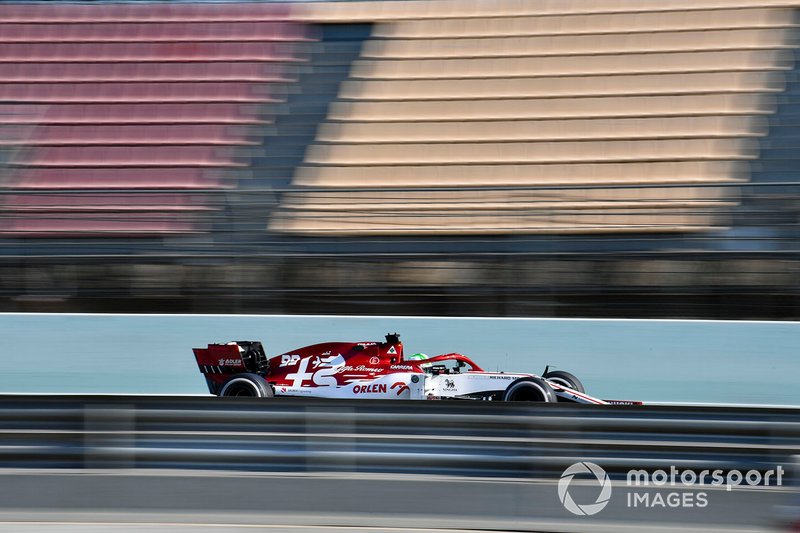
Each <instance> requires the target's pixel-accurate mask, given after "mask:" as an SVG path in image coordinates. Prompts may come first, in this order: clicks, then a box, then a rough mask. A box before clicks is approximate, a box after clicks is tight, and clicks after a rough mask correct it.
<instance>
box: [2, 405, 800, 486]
mask: <svg viewBox="0 0 800 533" xmlns="http://www.w3.org/2000/svg"><path fill="white" fill-rule="evenodd" d="M0 428H2V430H0V433H2V446H0V467H6V468H8V467H13V468H70V469H76V468H77V469H80V468H143V469H148V468H170V469H203V470H233V471H260V472H380V473H414V474H435V475H456V476H486V477H504V478H518V479H519V478H523V479H524V478H537V477H542V476H547V477H552V476H553V475H556V476H557V475H558V474H560V472H562V471H563V469H564V468H565V467H566V466H568V465H570V464H572V463H574V462H576V461H586V460H588V461H594V462H596V463H598V464H600V465H602V466H603V467H604V468H605V469H606V470H607V471H608V472H609V473H610V474H611V475H612V476H616V477H619V476H622V475H623V473H624V472H627V470H629V469H631V468H651V469H653V468H664V467H669V466H675V467H677V468H679V469H687V468H695V469H697V468H703V469H704V468H721V469H733V468H736V469H740V470H749V469H760V470H767V469H771V468H775V465H776V464H781V463H784V464H788V462H789V460H790V457H791V456H792V455H795V454H800V409H777V408H718V407H665V406H643V407H621V406H616V407H597V406H587V407H582V406H574V405H566V404H552V405H542V404H503V403H489V402H477V401H475V402H466V401H462V402H449V401H442V402H432V401H428V402H424V401H420V402H391V401H364V400H360V401H359V400H354V401H339V400H336V401H334V400H311V399H289V398H283V399H270V400H251V399H233V398H212V397H209V398H203V397H141V396H140V397H136V396H2V397H0Z"/></svg>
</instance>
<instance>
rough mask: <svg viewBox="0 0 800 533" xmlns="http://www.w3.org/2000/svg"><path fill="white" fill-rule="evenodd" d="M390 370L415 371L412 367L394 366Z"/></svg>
mask: <svg viewBox="0 0 800 533" xmlns="http://www.w3.org/2000/svg"><path fill="white" fill-rule="evenodd" d="M389 370H414V367H413V366H411V365H392V366H390V367H389Z"/></svg>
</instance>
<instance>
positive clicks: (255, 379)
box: [218, 374, 274, 398]
mask: <svg viewBox="0 0 800 533" xmlns="http://www.w3.org/2000/svg"><path fill="white" fill-rule="evenodd" d="M218 396H235V397H243V398H248V397H249V398H272V397H273V396H274V394H273V393H272V387H270V385H269V383H267V382H266V381H264V378H262V377H261V376H259V375H258V374H236V375H234V376H233V377H232V378H231V379H229V380H228V381H226V382H225V384H224V385H223V386H222V388H221V389H220V390H219V394H218Z"/></svg>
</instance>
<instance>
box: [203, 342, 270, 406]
mask: <svg viewBox="0 0 800 533" xmlns="http://www.w3.org/2000/svg"><path fill="white" fill-rule="evenodd" d="M192 352H194V358H195V360H196V361H197V368H198V369H199V370H200V373H201V374H203V375H204V376H205V377H206V383H207V384H208V390H209V392H211V394H216V392H217V391H218V390H219V388H220V387H221V386H222V385H224V384H225V382H226V381H228V378H230V376H231V375H232V374H241V373H243V372H251V373H254V374H262V375H263V374H264V373H266V371H267V369H268V368H269V364H268V360H267V356H266V354H265V353H264V347H263V346H262V345H261V343H260V342H258V341H237V342H229V343H226V344H209V345H208V347H207V348H193V349H192Z"/></svg>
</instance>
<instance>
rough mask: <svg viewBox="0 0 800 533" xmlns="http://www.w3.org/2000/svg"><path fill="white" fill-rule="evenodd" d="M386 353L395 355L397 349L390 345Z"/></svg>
mask: <svg viewBox="0 0 800 533" xmlns="http://www.w3.org/2000/svg"><path fill="white" fill-rule="evenodd" d="M386 353H388V354H389V355H397V350H395V348H394V346H392V347H391V348H389V349H388V350H387V351H386Z"/></svg>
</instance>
